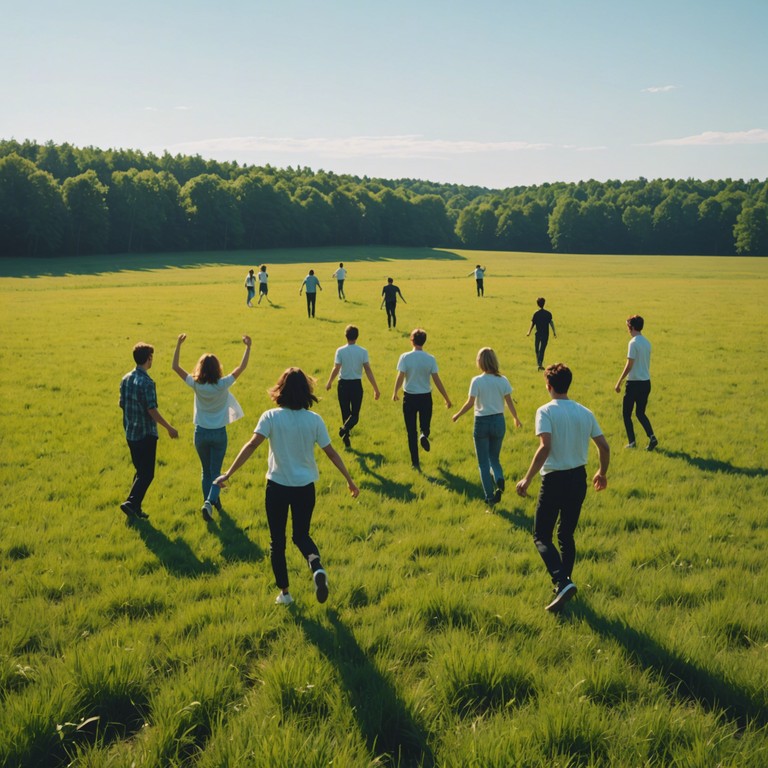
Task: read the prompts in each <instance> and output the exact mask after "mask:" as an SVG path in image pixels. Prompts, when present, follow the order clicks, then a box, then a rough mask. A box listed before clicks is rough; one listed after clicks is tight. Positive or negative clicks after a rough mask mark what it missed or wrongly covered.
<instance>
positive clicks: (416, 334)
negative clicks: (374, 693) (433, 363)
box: [411, 328, 427, 347]
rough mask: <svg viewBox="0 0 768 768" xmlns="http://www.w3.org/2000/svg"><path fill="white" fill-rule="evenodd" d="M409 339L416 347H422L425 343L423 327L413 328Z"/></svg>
mask: <svg viewBox="0 0 768 768" xmlns="http://www.w3.org/2000/svg"><path fill="white" fill-rule="evenodd" d="M411 341H412V342H413V343H414V344H415V345H416V346H417V347H423V346H424V345H425V344H426V343H427V332H426V331H425V330H424V329H423V328H414V329H413V330H412V331H411Z"/></svg>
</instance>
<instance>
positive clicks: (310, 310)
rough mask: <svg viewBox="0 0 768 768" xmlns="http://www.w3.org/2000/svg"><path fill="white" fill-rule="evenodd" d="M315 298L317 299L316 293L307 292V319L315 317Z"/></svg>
mask: <svg viewBox="0 0 768 768" xmlns="http://www.w3.org/2000/svg"><path fill="white" fill-rule="evenodd" d="M316 298H317V294H316V293H309V291H307V317H314V316H315V299H316Z"/></svg>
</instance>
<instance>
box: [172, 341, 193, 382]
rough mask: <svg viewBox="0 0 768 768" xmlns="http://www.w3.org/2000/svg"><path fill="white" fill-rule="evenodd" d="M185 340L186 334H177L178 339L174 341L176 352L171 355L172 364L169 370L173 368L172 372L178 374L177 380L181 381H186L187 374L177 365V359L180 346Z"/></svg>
mask: <svg viewBox="0 0 768 768" xmlns="http://www.w3.org/2000/svg"><path fill="white" fill-rule="evenodd" d="M186 338H187V334H186V333H180V334H179V338H178V339H176V350H175V351H174V353H173V363H171V368H173V370H174V371H176V373H178V374H179V378H180V379H181V380H182V381H186V380H187V376H189V374H188V373H187V372H186V371H185V370H184V369H183V368H182V367H181V366H180V365H179V357H180V356H181V345H182V344H183V343H184V340H185V339H186Z"/></svg>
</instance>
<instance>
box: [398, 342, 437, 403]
mask: <svg viewBox="0 0 768 768" xmlns="http://www.w3.org/2000/svg"><path fill="white" fill-rule="evenodd" d="M397 370H398V371H402V372H403V373H404V374H405V386H404V390H405V391H406V392H407V393H408V394H412V395H418V394H426V393H427V392H431V391H432V382H431V376H432V374H433V373H437V360H435V357H434V356H433V355H430V354H429V352H425V351H424V350H423V349H414V350H411V351H410V352H405V353H403V354H402V355H401V356H400V360H399V361H398V363H397Z"/></svg>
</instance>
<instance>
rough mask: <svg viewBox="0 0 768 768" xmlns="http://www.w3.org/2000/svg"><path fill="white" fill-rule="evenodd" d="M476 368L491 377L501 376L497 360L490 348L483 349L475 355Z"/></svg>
mask: <svg viewBox="0 0 768 768" xmlns="http://www.w3.org/2000/svg"><path fill="white" fill-rule="evenodd" d="M477 367H478V368H479V369H480V370H481V371H482V372H483V373H490V374H492V375H493V376H501V373H500V372H499V358H498V357H496V353H495V352H494V351H493V350H492V349H491V348H490V347H483V348H482V349H481V350H480V351H479V352H478V353H477Z"/></svg>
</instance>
